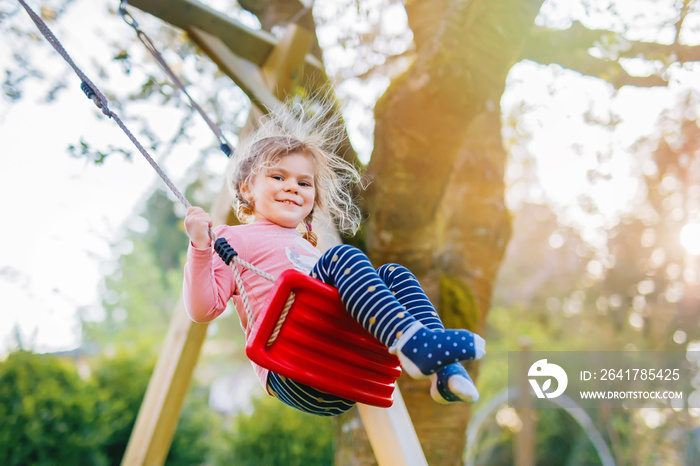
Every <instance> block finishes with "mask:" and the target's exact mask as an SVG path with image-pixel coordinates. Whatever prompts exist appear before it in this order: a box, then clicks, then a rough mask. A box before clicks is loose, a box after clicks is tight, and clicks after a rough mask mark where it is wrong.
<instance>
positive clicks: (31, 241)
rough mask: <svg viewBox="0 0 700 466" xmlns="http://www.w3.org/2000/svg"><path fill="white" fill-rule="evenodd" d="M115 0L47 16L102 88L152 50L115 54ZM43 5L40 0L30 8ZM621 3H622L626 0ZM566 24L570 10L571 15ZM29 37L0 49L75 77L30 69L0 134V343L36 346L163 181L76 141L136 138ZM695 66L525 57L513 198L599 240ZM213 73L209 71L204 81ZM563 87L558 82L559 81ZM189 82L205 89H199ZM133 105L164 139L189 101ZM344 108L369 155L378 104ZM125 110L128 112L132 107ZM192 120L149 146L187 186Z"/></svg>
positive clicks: (515, 86)
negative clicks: (533, 163)
mask: <svg viewBox="0 0 700 466" xmlns="http://www.w3.org/2000/svg"><path fill="white" fill-rule="evenodd" d="M116 3H117V2H116V1H109V2H108V1H103V0H100V1H88V0H76V1H75V2H74V3H73V4H72V5H71V7H70V8H69V9H68V10H67V12H66V13H65V14H64V15H63V16H62V17H61V18H60V21H58V22H57V23H55V24H51V25H50V26H51V27H52V29H53V30H54V33H55V34H56V35H57V37H58V38H59V40H60V41H61V42H62V43H63V44H64V46H65V47H66V50H67V51H68V52H69V53H70V54H71V56H73V58H74V60H75V61H76V63H77V64H78V65H79V66H81V67H82V68H83V70H84V71H85V72H86V74H87V75H88V76H89V77H90V78H91V79H92V80H93V82H95V83H96V84H97V85H98V87H100V88H101V89H103V91H105V92H106V91H112V92H115V93H116V94H117V95H126V94H127V93H128V92H129V91H133V90H135V89H136V88H137V87H138V86H139V85H140V84H141V83H142V82H143V79H142V78H143V76H145V73H146V71H147V69H146V68H144V67H140V65H139V63H140V60H142V59H144V55H145V54H146V52H145V51H144V50H142V49H139V48H138V47H136V46H134V45H133V44H132V45H129V47H130V49H129V52H130V54H131V55H132V62H133V63H134V66H133V68H132V71H131V73H129V74H126V73H125V72H124V69H123V67H121V66H120V65H119V64H117V63H115V62H113V60H111V53H112V50H113V49H111V48H110V47H109V44H112V43H125V44H126V43H127V42H129V41H128V40H127V39H126V38H129V39H130V38H131V37H132V36H131V35H132V34H133V31H132V30H131V29H129V28H128V26H126V24H125V23H123V22H122V20H121V19H120V18H119V17H118V16H116V15H109V14H108V7H111V8H114V7H115V6H116ZM215 3H216V2H214V5H213V6H215V7H216V5H215ZM319 3H321V2H319ZM5 4H7V2H5ZM5 4H0V5H1V6H4V5H5ZM37 4H38V2H30V6H32V7H33V8H37V6H36V5H37ZM619 4H620V5H621V8H623V7H624V6H625V5H628V2H619ZM567 5H569V3H567V2H548V3H547V8H549V9H551V10H552V13H551V17H552V18H555V19H556V18H557V17H564V16H566V15H569V14H575V13H576V12H575V11H569V10H568V9H567V8H574V7H571V6H567ZM650 5H651V3H650ZM319 8H320V6H319ZM656 14H657V16H658V15H662V14H663V12H661V13H659V12H657V13H656ZM396 15H397V11H394V12H393V13H392V16H391V17H392V18H394V21H391V22H387V23H386V25H385V29H386V30H387V31H391V32H392V33H395V34H398V32H397V30H393V29H395V28H397V27H398V26H397V21H396V20H395V18H400V16H396ZM557 15H559V16H557ZM134 16H136V17H137V19H138V20H139V22H140V23H141V26H142V27H143V28H144V29H146V28H147V27H155V22H154V21H155V20H153V19H149V18H148V17H146V16H143V15H137V13H136V11H134ZM85 18H91V19H92V21H85ZM13 21H16V22H17V27H20V28H21V29H23V30H31V29H32V28H34V25H33V23H31V21H30V19H29V17H28V16H27V15H26V14H24V12H20V14H18V15H16V16H15V18H14V19H13ZM348 21H350V20H348ZM404 21H405V19H404ZM551 21H555V20H551ZM555 22H556V21H555ZM398 23H401V21H399V22H398ZM403 24H404V25H405V23H403ZM566 25H567V24H566V21H563V23H562V24H561V27H566ZM399 29H400V28H399ZM409 39H410V37H409ZM23 40H27V43H26V44H17V43H16V42H13V43H12V44H10V41H2V42H0V61H4V60H8V59H9V57H10V56H11V54H13V53H18V52H20V51H21V52H22V53H24V54H26V59H27V60H30V61H32V62H33V63H41V64H42V70H43V73H44V76H45V77H46V78H56V77H58V78H60V79H63V80H64V81H65V84H66V86H67V87H66V89H64V90H62V91H61V92H58V93H57V94H56V95H57V98H56V99H55V100H54V101H52V102H48V103H47V102H45V101H44V96H45V95H46V92H47V82H48V81H52V80H53V79H46V80H42V79H33V80H30V81H28V82H27V84H26V85H25V86H24V87H23V89H24V95H23V97H22V98H21V99H19V100H17V101H15V102H9V101H7V100H6V99H5V100H0V140H2V141H3V149H2V154H1V155H0V196H2V199H3V200H4V202H3V204H4V205H3V208H2V216H3V217H4V218H3V221H2V228H0V296H2V297H3V300H2V308H0V354H2V353H3V352H6V351H9V350H11V349H12V348H14V347H16V345H17V336H18V335H19V337H20V339H21V341H22V343H23V345H24V346H25V347H28V348H32V349H34V350H36V351H60V350H69V349H73V348H75V347H77V346H78V345H79V343H80V339H79V320H78V317H77V314H76V309H79V308H82V309H86V310H88V312H90V313H92V314H93V315H99V312H100V307H99V301H100V297H99V290H100V282H101V278H102V276H103V275H104V273H105V272H106V271H107V270H108V269H109V267H110V264H111V261H112V260H113V259H114V254H115V253H118V252H119V246H118V245H119V244H121V243H120V242H119V239H120V237H121V235H122V234H123V232H124V229H125V228H134V229H138V228H140V226H139V224H138V223H137V222H134V221H133V213H134V211H135V209H136V208H137V207H138V206H139V205H140V204H141V203H143V202H144V201H145V197H146V196H147V195H148V193H150V192H151V190H152V189H153V187H154V186H155V185H157V184H158V183H161V181H160V180H159V179H158V178H157V176H156V175H155V173H154V172H153V170H152V169H151V168H150V166H148V164H147V163H146V162H145V161H144V160H143V159H142V158H141V156H140V155H139V154H137V153H136V152H134V155H133V157H132V159H130V160H126V159H125V158H124V157H122V156H120V155H118V154H117V155H112V156H109V157H108V158H107V159H106V161H105V163H104V164H103V165H95V164H94V163H92V162H90V161H87V160H85V159H83V158H81V159H77V158H73V157H71V156H70V155H69V154H68V152H67V147H68V146H69V145H70V144H76V143H78V142H79V141H80V140H81V138H84V139H86V140H88V141H90V142H91V143H92V144H95V145H97V146H100V147H102V148H104V147H106V146H108V145H114V146H118V147H124V148H128V147H129V142H128V140H126V138H125V136H124V135H123V134H122V133H121V131H120V130H119V128H118V127H117V126H116V124H114V122H112V121H109V120H108V119H106V118H104V117H103V116H102V115H101V114H100V113H99V111H98V110H97V109H96V108H95V107H94V106H93V105H92V103H91V102H90V101H88V100H87V99H86V98H85V96H84V94H82V92H81V91H80V90H79V87H78V85H79V82H78V78H77V77H76V76H75V75H73V74H72V71H71V70H70V69H69V68H68V66H67V65H66V64H65V63H64V62H63V61H62V59H61V58H60V57H59V56H58V55H57V54H56V53H55V52H54V51H53V49H52V48H51V47H50V46H49V45H48V43H46V42H45V41H43V39H41V40H39V39H38V38H37V39H36V40H30V39H27V38H24V39H23ZM320 40H321V41H322V45H323V42H324V41H325V42H326V43H327V44H331V43H332V41H333V33H332V31H322V32H321V33H320ZM404 40H405V37H404ZM137 45H138V44H137ZM125 46H126V45H125ZM330 49H331V46H330V45H328V49H327V50H326V52H327V53H331V52H329V50H330ZM332 53H333V54H334V56H335V57H336V59H337V61H338V62H337V63H338V66H341V65H342V62H344V61H345V62H350V63H352V60H353V59H354V58H353V56H352V54H351V52H349V51H347V50H345V51H343V50H340V49H339V50H335V51H333V52H332ZM169 58H171V59H172V58H173V57H169ZM326 60H327V61H329V60H328V58H326ZM144 62H145V60H144ZM171 65H173V66H174V68H176V70H178V71H182V72H188V70H189V71H190V72H191V71H192V69H191V68H192V66H193V65H192V63H191V62H185V63H180V62H179V61H177V60H174V61H172V63H171ZM144 66H145V65H144ZM629 66H631V67H634V66H635V64H634V63H631V64H630V65H629ZM151 71H152V72H153V70H151ZM155 72H157V71H155ZM697 77H698V76H697V73H696V72H691V71H688V72H678V73H676V74H675V75H674V79H673V80H672V85H671V86H670V89H663V90H660V91H654V92H650V91H648V90H638V89H634V88H625V89H623V90H621V91H620V92H617V93H614V92H613V91H612V89H611V88H610V86H607V85H605V84H603V83H602V82H601V81H600V80H596V79H584V78H581V77H580V76H579V75H577V74H576V73H573V72H570V71H567V70H562V69H559V68H556V67H555V68H551V67H550V68H546V69H543V67H542V66H540V65H537V64H534V63H530V62H524V63H521V64H519V65H517V66H516V67H515V68H514V70H513V71H512V73H511V75H510V77H509V83H508V90H507V92H506V94H505V95H504V97H503V101H502V106H503V108H504V109H506V110H508V109H512V108H514V107H516V106H518V105H519V104H520V102H522V101H523V99H524V96H528V98H529V99H530V100H531V101H532V102H536V105H535V106H534V107H533V108H532V109H531V111H530V112H529V113H528V116H527V118H524V119H523V121H522V122H520V124H521V125H522V129H523V130H524V131H526V132H528V133H530V134H531V138H530V141H529V142H528V145H527V150H528V151H531V152H532V153H537V154H538V158H537V167H536V170H537V176H538V179H539V180H540V187H539V192H536V193H522V192H518V191H517V189H514V190H511V191H510V194H509V196H510V199H509V202H510V203H511V204H512V205H515V204H517V202H518V200H522V199H524V198H527V197H530V198H535V199H537V198H540V199H542V200H549V201H551V202H553V203H554V204H558V205H559V207H560V208H561V210H562V211H564V212H568V214H567V215H568V218H569V221H570V222H571V223H573V224H577V225H582V226H584V227H586V228H588V229H589V230H590V232H591V233H590V235H589V236H590V240H591V241H592V242H595V241H596V238H597V237H596V234H595V232H596V231H599V230H600V228H601V227H602V226H604V225H605V223H606V222H608V223H609V222H614V221H615V219H616V218H617V217H618V216H619V214H620V213H621V212H623V211H625V210H626V209H629V208H630V206H631V205H632V204H633V203H634V200H635V198H636V193H637V191H636V190H637V189H639V186H638V184H637V183H635V182H634V177H633V176H632V178H631V177H630V176H631V175H634V174H635V170H638V164H636V163H634V162H633V161H632V160H631V159H630V157H629V156H626V154H627V152H626V151H627V147H628V146H629V145H630V144H631V143H632V142H633V141H634V140H636V139H637V138H639V137H640V136H643V135H649V134H651V132H652V131H653V130H654V124H655V122H656V118H657V117H658V115H659V113H660V111H661V110H662V109H663V108H664V107H667V106H669V105H672V104H673V99H674V98H675V97H674V96H675V95H677V94H679V93H680V92H682V90H683V89H685V88H687V87H689V86H691V85H692V83H694V82H700V80H698V79H697ZM386 82H387V81H386V80H379V81H377V82H375V83H374V84H373V86H374V87H373V88H372V89H369V90H368V89H367V88H362V87H361V86H359V85H358V84H357V83H353V82H349V83H347V84H346V85H345V88H344V90H343V92H344V93H346V94H352V95H354V96H357V97H358V98H359V97H360V96H363V98H365V99H369V100H370V102H365V103H367V104H370V105H371V100H372V99H375V98H376V96H377V95H379V93H380V92H381V90H382V89H383V87H382V86H386ZM207 84H208V83H198V85H201V86H202V87H204V86H206V85H207ZM552 89H555V91H556V92H554V94H552V92H551V91H552ZM190 91H191V92H193V93H194V94H195V98H196V88H195V89H191V90H190ZM586 110H590V111H591V112H592V113H593V114H596V115H598V116H599V117H600V118H605V117H606V115H607V114H609V113H610V112H613V113H615V114H617V115H618V116H620V118H621V123H620V124H619V125H618V127H617V128H616V129H615V131H614V132H609V131H606V130H603V129H601V128H594V127H591V126H590V125H585V124H584V122H583V120H582V116H581V115H582V114H583V113H584V112H585V111H586ZM125 111H126V112H127V116H128V117H137V118H144V119H147V120H148V122H149V124H150V125H151V129H152V130H153V131H154V132H155V133H156V134H157V135H158V137H159V138H160V139H162V140H167V139H168V138H169V137H170V136H171V135H172V133H173V131H174V128H175V126H176V125H177V122H178V121H179V118H180V117H181V116H182V113H179V112H184V110H178V109H174V108H173V107H172V106H168V107H166V106H159V105H156V104H153V103H151V104H149V103H138V104H137V103H130V104H129V105H128V106H125ZM117 113H120V112H119V111H117ZM120 115H121V113H120ZM346 118H347V120H348V124H349V128H350V134H351V138H352V139H353V144H354V145H355V146H356V149H358V151H359V152H360V153H361V154H362V155H363V157H365V158H366V157H367V156H368V154H369V153H370V151H371V129H369V130H368V128H367V115H366V114H362V113H361V112H360V110H358V109H354V110H353V109H350V110H347V111H346ZM122 119H125V121H126V122H127V124H129V119H128V118H126V117H125V116H124V115H122ZM195 120H196V121H195ZM195 120H193V125H195V126H194V130H193V131H190V134H195V135H197V136H196V137H195V138H193V139H192V140H188V141H184V142H182V143H179V144H178V145H177V146H175V147H173V148H171V149H170V150H168V152H167V154H162V153H154V154H152V155H153V156H154V158H155V159H156V160H157V161H159V162H161V163H162V164H163V166H164V168H165V169H166V172H168V174H169V176H170V177H171V178H172V179H173V181H174V182H175V184H176V185H179V186H184V185H185V184H184V183H185V181H186V180H187V179H188V169H189V168H191V163H192V161H193V160H194V159H195V157H193V156H192V155H193V154H196V153H198V152H200V151H202V150H204V148H206V147H208V146H210V145H211V144H212V136H211V133H210V132H209V129H208V128H207V127H206V126H205V125H204V123H202V122H201V121H200V120H199V119H198V117H195ZM138 136H139V135H138V134H137V137H138ZM572 144H579V145H581V146H582V147H583V148H584V150H583V153H582V155H579V156H576V157H567V156H565V155H566V154H570V152H571V147H572ZM607 147H615V148H616V149H615V154H614V156H613V157H611V158H610V161H609V162H606V163H607V166H606V167H605V170H607V171H608V172H609V173H610V174H611V181H610V182H607V183H603V184H600V185H598V186H597V188H596V190H595V191H594V192H593V193H592V195H593V196H594V197H596V198H597V199H598V200H599V201H600V205H601V206H603V209H604V211H605V212H604V214H605V215H604V216H602V217H600V218H590V217H587V216H586V215H584V214H582V213H581V212H579V211H577V210H576V207H575V205H576V199H577V196H578V195H580V193H581V190H583V189H587V188H586V186H587V184H586V180H585V176H586V171H587V170H588V169H591V168H596V167H597V168H600V166H599V165H600V164H599V161H598V159H597V158H596V156H595V154H596V151H597V150H606V149H605V148H607ZM627 155H628V154H627ZM224 160H225V159H224ZM514 160H517V157H514ZM224 163H225V162H223V161H222V162H217V161H213V162H212V164H213V165H212V166H211V167H209V169H210V170H212V171H216V170H220V171H223V166H224ZM518 170H519V168H518V166H517V163H513V164H511V166H510V167H509V175H508V176H509V178H510V179H511V180H516V179H517V178H518V176H519V172H518ZM630 180H632V181H630ZM598 239H599V238H598ZM183 247H184V246H183ZM125 252H126V251H125Z"/></svg>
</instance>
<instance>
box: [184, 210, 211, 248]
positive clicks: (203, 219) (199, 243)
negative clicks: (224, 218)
mask: <svg viewBox="0 0 700 466" xmlns="http://www.w3.org/2000/svg"><path fill="white" fill-rule="evenodd" d="M212 226H213V222H212V220H211V216H210V215H209V214H208V213H207V212H205V211H204V209H202V208H201V207H194V206H193V207H190V208H189V209H187V215H186V216H185V231H186V232H187V235H188V236H189V237H190V241H191V242H192V245H193V246H194V247H195V248H198V249H206V248H209V247H211V236H209V230H210V229H211V227H212Z"/></svg>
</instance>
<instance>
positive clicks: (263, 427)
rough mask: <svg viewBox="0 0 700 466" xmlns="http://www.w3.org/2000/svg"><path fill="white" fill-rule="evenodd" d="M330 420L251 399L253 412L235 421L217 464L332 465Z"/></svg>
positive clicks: (266, 399) (267, 399) (270, 401)
mask: <svg viewBox="0 0 700 466" xmlns="http://www.w3.org/2000/svg"><path fill="white" fill-rule="evenodd" d="M334 432H335V421H334V420H333V418H327V417H319V416H314V415H312V414H306V413H302V412H301V411H297V410H295V409H293V408H290V407H288V406H285V405H284V404H282V403H281V402H280V401H279V400H276V399H274V398H272V397H269V396H263V397H259V398H255V399H254V400H253V412H252V413H251V414H240V415H238V416H237V417H236V418H234V422H233V426H232V429H231V430H230V431H229V434H228V435H229V437H230V438H229V439H228V441H227V444H226V446H225V450H224V451H220V452H219V453H218V455H217V458H216V460H217V461H216V462H217V464H236V465H239V466H255V465H261V464H264V465H266V466H297V465H298V466H314V465H319V466H320V465H330V464H333V456H334V447H333V437H334Z"/></svg>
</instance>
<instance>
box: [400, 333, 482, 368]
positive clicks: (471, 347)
mask: <svg viewBox="0 0 700 466" xmlns="http://www.w3.org/2000/svg"><path fill="white" fill-rule="evenodd" d="M485 347H486V342H485V341H484V339H483V338H481V337H480V336H479V335H477V334H475V333H472V332H470V331H469V330H463V329H460V330H453V329H449V330H430V329H428V328H426V327H425V326H424V325H422V324H420V323H419V322H416V323H415V324H413V325H411V327H409V328H408V330H406V331H405V332H404V334H403V335H402V336H401V337H400V338H399V339H398V340H397V341H396V343H395V344H394V345H392V346H391V348H389V352H391V353H393V354H396V355H398V357H399V361H401V367H403V369H404V370H405V371H406V372H407V373H408V375H410V376H411V377H413V378H414V379H424V378H426V377H428V376H429V375H431V374H433V373H435V372H437V371H438V370H439V369H440V368H442V367H444V366H447V365H449V364H452V363H455V362H459V361H465V360H471V359H481V358H482V357H483V356H484V354H486V350H485Z"/></svg>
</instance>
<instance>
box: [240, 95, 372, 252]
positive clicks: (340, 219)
mask: <svg viewBox="0 0 700 466" xmlns="http://www.w3.org/2000/svg"><path fill="white" fill-rule="evenodd" d="M259 124H260V125H259V127H258V128H257V129H256V130H255V131H254V132H253V133H252V134H250V135H248V136H246V137H244V138H242V139H241V140H240V141H239V144H238V147H237V149H236V151H235V153H234V154H233V155H232V161H231V163H230V164H229V170H228V173H227V185H228V186H229V189H230V190H231V193H232V194H233V198H234V201H233V208H234V211H235V212H236V216H237V217H238V219H239V220H240V221H241V222H242V223H250V222H251V221H252V220H253V214H254V210H255V206H254V205H253V203H252V202H250V201H248V200H247V199H245V198H244V197H243V195H242V193H241V191H240V186H241V185H247V184H249V183H250V182H251V181H252V179H253V177H255V175H257V174H258V173H259V172H260V170H262V169H265V168H269V167H271V166H274V165H275V164H277V163H279V160H280V159H281V158H282V157H284V156H286V155H289V154H296V153H303V154H306V155H307V156H309V157H310V158H311V160H312V161H313V164H314V168H315V173H314V178H315V179H314V184H315V186H316V196H315V199H314V207H313V210H312V211H311V214H309V216H308V217H307V218H306V219H305V220H304V221H305V222H306V223H307V225H308V226H309V227H308V228H307V231H306V233H305V234H304V237H305V238H306V239H308V240H309V241H310V242H312V243H313V244H314V245H315V244H316V235H315V234H313V233H312V232H311V231H310V225H311V221H312V220H313V214H314V211H321V212H323V213H325V214H326V215H327V216H328V217H329V218H330V219H331V221H333V223H334V224H335V226H336V227H337V228H338V230H339V231H340V232H342V233H345V234H349V235H353V234H355V233H356V232H357V230H358V229H359V227H360V221H361V213H360V209H359V208H358V207H357V205H356V204H355V200H354V198H353V190H354V188H355V186H358V185H359V184H360V181H361V177H360V174H359V172H358V170H357V169H356V168H355V167H354V166H353V165H352V164H351V163H349V162H347V161H345V160H344V159H343V158H341V157H340V156H339V155H337V154H336V152H335V151H336V149H337V147H338V146H339V143H340V142H341V141H342V138H343V137H344V135H345V133H344V131H343V127H342V120H341V117H340V115H339V113H338V112H337V111H336V110H335V109H334V107H333V105H332V102H331V101H330V99H322V100H316V99H309V100H306V101H301V100H296V101H292V100H290V101H289V102H287V103H286V104H285V105H283V106H279V107H278V108H274V109H270V112H269V113H268V114H267V115H265V116H263V117H262V118H261V119H260V121H259Z"/></svg>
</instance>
